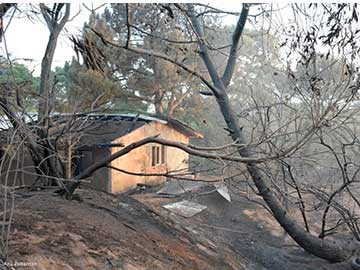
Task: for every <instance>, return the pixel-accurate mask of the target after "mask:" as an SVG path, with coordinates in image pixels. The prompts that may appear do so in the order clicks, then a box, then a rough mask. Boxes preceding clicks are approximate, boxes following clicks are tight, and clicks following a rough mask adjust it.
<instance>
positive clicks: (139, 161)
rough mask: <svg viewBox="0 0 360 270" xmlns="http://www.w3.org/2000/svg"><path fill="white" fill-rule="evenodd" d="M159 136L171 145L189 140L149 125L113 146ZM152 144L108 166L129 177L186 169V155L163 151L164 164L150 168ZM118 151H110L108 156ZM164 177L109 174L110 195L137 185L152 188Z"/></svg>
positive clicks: (112, 171) (164, 127)
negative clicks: (142, 184) (164, 156)
mask: <svg viewBox="0 0 360 270" xmlns="http://www.w3.org/2000/svg"><path fill="white" fill-rule="evenodd" d="M157 134H160V137H161V138H165V139H168V140H172V141H177V142H183V143H188V142H189V138H188V137H186V136H185V135H183V134H181V133H179V132H177V131H176V130H174V129H171V128H169V127H167V126H165V125H162V124H160V123H157V122H151V123H149V124H147V125H144V126H142V127H140V128H138V129H136V130H134V131H133V132H131V133H129V134H127V135H125V136H123V137H121V138H119V139H117V140H115V141H114V143H123V144H124V145H128V144H130V143H132V142H135V141H138V140H141V139H143V138H145V137H148V136H154V135H157ZM153 145H155V144H147V145H144V146H142V147H139V148H137V149H135V150H133V151H132V152H130V153H128V154H127V155H125V156H123V157H120V158H118V159H116V160H114V161H112V162H111V166H114V167H118V168H121V169H123V170H125V171H128V172H133V173H164V172H166V171H172V170H178V169H182V168H187V167H188V154H187V153H186V152H184V151H182V150H179V149H176V148H172V147H166V164H165V166H164V165H157V166H152V165H151V147H152V146H153ZM120 149H121V148H118V147H114V148H112V153H114V152H117V151H119V150H120ZM165 180H166V178H165V177H159V176H135V175H129V174H125V173H122V172H119V171H116V170H111V192H114V193H115V192H123V191H126V190H127V189H129V188H131V187H135V186H136V184H138V183H144V184H155V183H161V182H163V181H165Z"/></svg>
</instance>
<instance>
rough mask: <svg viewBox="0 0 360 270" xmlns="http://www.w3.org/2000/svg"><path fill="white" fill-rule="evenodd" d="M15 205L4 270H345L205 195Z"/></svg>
mask: <svg viewBox="0 0 360 270" xmlns="http://www.w3.org/2000/svg"><path fill="white" fill-rule="evenodd" d="M77 194H78V195H79V200H65V199H63V198H61V197H57V196H54V195H52V194H51V193H49V192H38V193H36V194H33V195H32V196H31V197H26V198H17V199H16V203H15V205H16V207H15V210H14V217H13V223H12V226H11V233H10V238H9V243H8V260H7V261H6V265H7V268H5V269H24V270H25V269H36V270H37V269H43V270H51V269H61V270H62V269H74V270H75V269H76V270H77V269H87V270H88V269H89V270H91V269H99V270H100V269H101V270H106V269H123V270H143V269H144V270H145V269H146V270H152V269H154V270H155V269H159V270H161V269H164V270H165V269H166V270H168V269H189V270H190V269H193V270H200V269H204V270H205V269H214V270H215V269H216V270H220V269H224V270H235V269H236V270H245V269H247V270H255V269H256V270H257V269H259V270H265V269H269V270H270V269H276V270H282V269H284V270H285V269H287V270H295V269H299V270H300V269H301V270H303V269H305V270H307V269H308V270H310V269H317V270H325V269H332V270H337V269H350V266H349V264H348V263H342V264H330V263H328V262H326V261H323V260H321V259H318V258H315V257H313V256H311V255H309V254H307V253H305V252H304V251H303V250H302V249H300V248H298V247H297V246H296V245H295V244H294V242H293V241H292V240H291V239H289V238H288V237H287V236H286V235H285V234H284V233H283V231H282V229H281V228H280V227H279V226H278V225H277V223H276V222H275V221H274V220H273V218H272V217H271V216H270V214H269V213H267V211H266V210H265V209H263V208H262V207H260V206H257V205H256V204H254V203H250V202H248V201H246V200H245V199H241V198H233V201H232V202H231V203H229V202H228V201H226V200H225V199H224V198H223V197H221V196H220V195H219V194H218V193H217V192H211V190H210V192H209V190H207V189H204V190H203V191H199V190H198V191H197V192H196V193H193V192H187V193H184V194H181V195H178V196H175V197H172V198H164V197H160V196H159V195H157V194H156V193H154V192H147V193H144V194H139V193H138V192H137V193H135V194H133V195H131V196H125V195H111V194H106V193H103V192H100V191H93V190H78V192H77ZM184 198H186V199H188V200H192V201H194V202H198V203H201V204H203V205H206V206H207V209H205V210H204V211H202V212H201V213H199V214H197V215H195V216H193V217H190V218H184V217H181V216H179V215H176V214H174V213H171V212H170V211H169V210H167V209H165V208H163V207H162V206H163V205H164V204H167V203H170V202H174V201H179V200H182V199H184Z"/></svg>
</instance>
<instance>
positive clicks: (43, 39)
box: [0, 1, 241, 75]
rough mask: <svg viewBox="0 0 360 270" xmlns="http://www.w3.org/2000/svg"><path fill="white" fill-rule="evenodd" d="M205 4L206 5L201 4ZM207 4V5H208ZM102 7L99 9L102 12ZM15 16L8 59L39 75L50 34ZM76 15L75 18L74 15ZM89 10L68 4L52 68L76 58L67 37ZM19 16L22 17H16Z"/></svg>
mask: <svg viewBox="0 0 360 270" xmlns="http://www.w3.org/2000/svg"><path fill="white" fill-rule="evenodd" d="M202 2H203V3H204V4H205V2H204V1H202ZM208 3H209V1H208V2H206V4H208ZM102 4H103V3H101V2H96V3H94V4H93V5H94V7H98V6H100V5H102ZM86 5H87V6H88V7H91V3H86ZM210 5H211V6H214V7H218V8H222V9H224V10H229V11H240V10H241V2H238V3H234V2H231V1H222V2H219V1H213V2H210ZM19 8H20V9H27V8H28V6H27V5H26V4H25V3H23V4H21V5H20V6H19ZM103 9H104V7H102V8H101V9H100V11H101V10H103ZM16 14H17V16H14V18H13V19H12V21H11V23H10V25H9V27H8V28H7V29H6V32H5V39H6V44H7V48H8V51H9V53H10V54H11V59H14V58H15V59H19V60H18V62H19V63H24V64H26V65H27V66H28V67H29V68H30V70H34V75H39V74H40V66H41V60H42V57H43V55H44V52H45V48H46V44H47V39H48V36H49V31H48V29H47V26H46V24H45V22H44V21H43V20H42V18H41V17H39V18H41V20H37V21H35V22H32V21H30V20H29V19H28V18H26V17H24V16H23V15H19V14H18V13H16ZM75 15H76V16H75ZM89 15H90V11H89V10H87V9H86V8H85V7H84V6H83V5H82V4H81V3H73V4H72V5H71V13H70V18H73V17H74V16H75V17H74V18H73V19H72V20H71V21H70V22H68V23H67V24H66V27H65V29H64V30H63V32H62V33H61V36H60V37H59V40H58V44H57V48H56V51H55V57H54V61H53V68H54V67H55V66H63V65H64V63H65V61H70V60H71V58H72V56H74V55H75V53H74V51H73V49H72V44H71V41H70V40H69V38H68V37H69V36H70V35H78V34H79V33H80V31H81V29H82V27H83V24H84V22H85V21H87V20H88V18H89ZM19 16H21V18H19ZM236 20H237V18H236V17H235V16H229V18H227V19H226V23H233V24H235V23H236ZM8 22H9V21H8V18H7V19H5V20H4V29H5V28H6V26H7V24H8ZM0 51H1V54H2V55H6V54H5V44H4V42H2V43H1V44H0ZM23 59H31V61H26V60H25V61H24V60H23Z"/></svg>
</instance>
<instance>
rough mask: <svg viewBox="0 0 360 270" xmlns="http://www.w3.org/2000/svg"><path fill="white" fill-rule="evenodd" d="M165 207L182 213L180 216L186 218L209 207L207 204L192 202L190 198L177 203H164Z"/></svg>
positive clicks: (178, 213)
mask: <svg viewBox="0 0 360 270" xmlns="http://www.w3.org/2000/svg"><path fill="white" fill-rule="evenodd" d="M163 207H164V208H166V209H168V210H169V211H171V212H173V213H175V214H177V215H180V216H183V217H186V218H189V217H192V216H194V215H196V214H198V213H200V212H201V211H203V210H204V209H206V208H207V206H205V205H201V204H198V203H194V202H190V201H188V200H183V201H180V202H176V203H170V204H166V205H163Z"/></svg>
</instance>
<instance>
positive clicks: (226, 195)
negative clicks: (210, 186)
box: [214, 183, 231, 202]
mask: <svg viewBox="0 0 360 270" xmlns="http://www.w3.org/2000/svg"><path fill="white" fill-rule="evenodd" d="M214 186H215V187H216V190H217V192H219V194H220V195H221V196H223V197H224V198H225V199H226V200H227V201H228V202H231V197H230V193H229V190H228V188H227V186H225V184H224V183H216V184H214Z"/></svg>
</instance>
